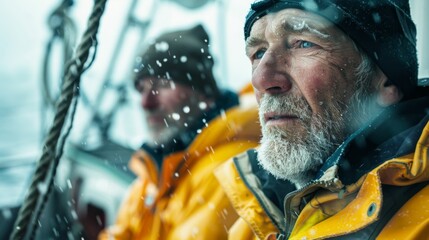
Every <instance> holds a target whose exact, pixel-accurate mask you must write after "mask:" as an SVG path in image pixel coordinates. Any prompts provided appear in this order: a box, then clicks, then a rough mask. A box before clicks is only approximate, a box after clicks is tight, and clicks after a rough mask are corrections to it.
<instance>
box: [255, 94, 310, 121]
mask: <svg viewBox="0 0 429 240" xmlns="http://www.w3.org/2000/svg"><path fill="white" fill-rule="evenodd" d="M269 112H275V113H279V114H289V115H295V116H298V117H299V118H300V119H302V120H307V119H310V118H311V115H312V110H311V107H310V105H309V104H308V102H307V101H306V100H305V99H304V98H303V97H299V96H295V95H268V94H265V95H263V96H262V98H261V99H260V101H259V116H260V120H261V121H263V122H265V120H264V114H265V113H269Z"/></svg>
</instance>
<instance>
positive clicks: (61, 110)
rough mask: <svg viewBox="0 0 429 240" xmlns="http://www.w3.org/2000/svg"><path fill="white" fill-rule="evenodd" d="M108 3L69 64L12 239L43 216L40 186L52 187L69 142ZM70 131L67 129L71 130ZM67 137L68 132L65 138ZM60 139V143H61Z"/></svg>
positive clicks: (99, 7)
mask: <svg viewBox="0 0 429 240" xmlns="http://www.w3.org/2000/svg"><path fill="white" fill-rule="evenodd" d="M106 2H107V0H96V1H95V3H94V7H93V9H92V12H91V15H90V17H89V20H88V27H87V29H86V31H85V32H84V34H83V37H82V40H81V43H80V44H79V46H78V48H77V51H76V55H75V57H74V58H73V59H72V60H71V61H70V63H69V64H68V65H67V66H66V69H65V74H64V75H65V77H64V83H63V85H62V90H61V96H60V98H59V101H58V103H57V108H56V114H55V117H54V123H53V125H52V127H51V129H50V130H49V134H48V137H47V139H46V141H45V144H44V146H43V151H42V155H41V157H40V160H39V162H38V165H37V167H36V171H35V173H34V175H33V178H32V182H31V185H30V188H29V190H28V192H27V195H26V197H25V200H24V203H23V204H22V206H21V208H20V210H19V213H18V217H17V219H16V221H15V224H14V228H13V232H12V234H11V237H10V239H12V240H17V239H19V240H21V239H24V237H25V235H26V233H27V228H28V227H33V226H34V228H37V225H36V222H38V218H39V216H37V215H40V214H41V212H42V211H43V204H42V205H41V206H40V208H39V210H37V204H38V200H39V198H40V193H41V192H43V191H42V190H41V189H40V186H41V185H42V186H43V184H44V183H49V185H48V189H50V188H51V187H52V183H53V179H54V177H55V172H56V168H57V165H58V162H59V159H60V157H61V154H62V149H63V145H64V141H65V138H63V139H62V141H59V138H60V135H61V131H62V128H63V125H64V122H65V120H66V117H67V115H68V111H69V108H70V105H71V103H72V100H73V99H74V97H75V96H76V95H77V93H78V90H79V81H80V77H81V74H82V73H83V72H84V71H85V70H86V69H88V67H89V65H90V64H91V63H92V60H91V61H90V62H89V63H88V64H87V65H86V66H85V64H86V63H87V60H88V57H89V55H90V52H91V47H94V48H95V46H96V42H97V41H96V39H97V38H96V37H97V33H98V28H99V25H100V19H101V16H102V15H103V13H104V8H105V5H106ZM94 51H95V49H94ZM76 101H77V100H75V104H76ZM71 115H72V119H71V121H72V120H73V115H74V111H73V112H72V113H71ZM70 128H71V125H70ZM70 128H69V130H70ZM69 130H68V131H67V132H69ZM66 136H67V133H66V135H65V137H66ZM59 142H60V144H58V143H59ZM49 170H51V174H49ZM48 193H49V191H46V192H45V193H43V194H42V197H44V198H45V199H46V198H47V194H48ZM33 213H35V214H36V215H35V216H32V214H33ZM31 222H33V223H32V224H31ZM34 232H35V230H34V231H32V238H33V237H34Z"/></svg>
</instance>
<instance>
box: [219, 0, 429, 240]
mask: <svg viewBox="0 0 429 240" xmlns="http://www.w3.org/2000/svg"><path fill="white" fill-rule="evenodd" d="M409 13H410V10H409V3H408V1H404V0H401V1H399V0H398V1H393V0H381V1H371V0H362V1H352V0H326V1H304V0H262V1H257V2H255V3H254V4H252V6H251V9H250V12H249V13H248V15H247V17H246V24H245V27H244V31H245V39H246V54H247V56H248V57H249V59H250V61H251V64H252V84H253V87H254V89H255V95H256V99H257V101H258V103H259V119H260V124H261V127H262V135H263V137H262V140H261V145H260V146H259V147H258V148H257V149H255V150H250V151H248V152H246V153H245V154H242V155H239V156H237V157H235V158H234V159H232V160H231V161H229V162H227V163H225V164H223V165H222V166H221V167H219V168H218V169H216V172H215V174H216V176H217V178H218V180H219V182H220V184H221V185H222V187H223V189H224V190H225V192H226V194H227V196H228V198H229V199H230V201H231V203H232V205H233V206H234V208H235V210H236V212H237V213H238V215H239V216H240V218H239V220H238V221H237V222H236V223H235V224H234V225H233V226H232V228H231V229H229V238H230V239H255V238H258V239H274V238H276V237H277V238H278V239H326V238H338V239H375V238H377V239H427V236H429V220H428V219H429V211H428V208H427V206H429V186H427V184H428V180H429V159H428V154H427V152H428V147H429V144H428V143H429V124H428V120H429V115H428V114H427V112H428V109H429V98H428V95H429V94H428V93H429V88H425V87H423V86H420V85H419V84H418V79H417V66H418V63H417V56H416V47H415V46H416V45H415V44H416V38H415V35H416V30H415V25H414V23H413V22H412V20H411V17H410V16H409Z"/></svg>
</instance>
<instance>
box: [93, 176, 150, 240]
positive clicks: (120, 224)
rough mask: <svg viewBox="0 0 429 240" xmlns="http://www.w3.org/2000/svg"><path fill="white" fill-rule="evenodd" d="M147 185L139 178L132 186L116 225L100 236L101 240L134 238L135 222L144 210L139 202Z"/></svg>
mask: <svg viewBox="0 0 429 240" xmlns="http://www.w3.org/2000/svg"><path fill="white" fill-rule="evenodd" d="M144 185H145V183H144V182H143V181H142V180H141V179H139V178H137V179H136V180H134V182H133V184H132V185H131V187H130V189H129V191H128V194H127V196H126V197H125V199H124V201H123V202H122V204H121V207H120V209H119V212H118V215H117V219H116V222H115V224H114V225H112V226H110V227H109V228H107V229H104V230H103V231H102V232H101V233H100V234H99V236H98V239H99V240H107V239H131V238H132V236H133V221H135V219H138V218H139V216H136V214H138V213H140V212H141V210H142V208H143V201H139V199H140V198H141V196H142V195H143V190H144V189H145V186H144Z"/></svg>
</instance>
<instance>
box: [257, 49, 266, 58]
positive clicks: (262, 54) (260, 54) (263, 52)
mask: <svg viewBox="0 0 429 240" xmlns="http://www.w3.org/2000/svg"><path fill="white" fill-rule="evenodd" d="M264 54H265V50H258V51H256V52H255V54H254V57H255V59H261V58H262V57H263V56H264Z"/></svg>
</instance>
